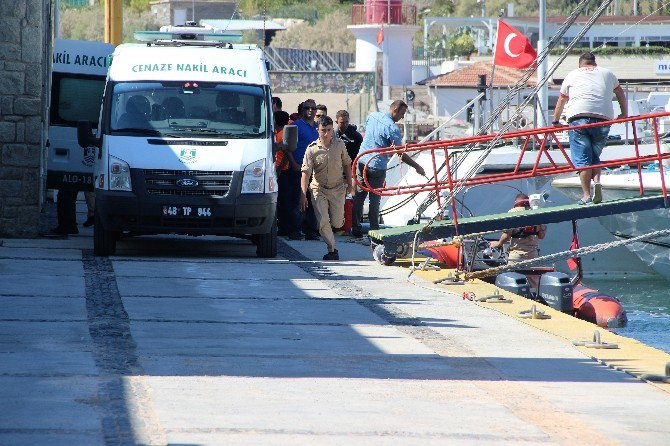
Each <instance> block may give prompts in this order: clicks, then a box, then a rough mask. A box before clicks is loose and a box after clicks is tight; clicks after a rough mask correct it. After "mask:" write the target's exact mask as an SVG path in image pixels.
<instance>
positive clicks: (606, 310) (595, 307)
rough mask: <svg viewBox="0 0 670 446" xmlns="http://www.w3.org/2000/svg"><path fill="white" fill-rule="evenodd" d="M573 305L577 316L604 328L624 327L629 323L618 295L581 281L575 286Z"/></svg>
mask: <svg viewBox="0 0 670 446" xmlns="http://www.w3.org/2000/svg"><path fill="white" fill-rule="evenodd" d="M572 307H573V308H574V311H575V316H576V317H578V318H579V319H584V320H585V321H589V322H592V323H594V324H597V325H599V326H601V327H603V328H617V327H623V326H625V325H626V323H628V317H627V316H626V311H625V310H624V309H623V306H622V305H621V302H619V300H618V299H617V298H616V297H612V296H609V295H607V294H605V293H601V292H600V291H598V290H596V289H594V288H589V287H587V286H585V285H582V284H581V283H578V284H577V285H575V287H574V288H573V291H572Z"/></svg>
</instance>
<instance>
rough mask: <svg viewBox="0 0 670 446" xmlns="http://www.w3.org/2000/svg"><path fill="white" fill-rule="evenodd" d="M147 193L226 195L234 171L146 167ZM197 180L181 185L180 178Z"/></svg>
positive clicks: (144, 171)
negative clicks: (195, 182) (194, 182)
mask: <svg viewBox="0 0 670 446" xmlns="http://www.w3.org/2000/svg"><path fill="white" fill-rule="evenodd" d="M143 173H144V184H145V186H146V190H147V193H148V194H150V195H161V196H166V195H169V196H211V197H224V196H226V195H227V194H228V191H229V190H230V184H231V182H232V179H233V172H232V171H205V170H166V169H144V170H143ZM187 179H188V180H195V181H197V185H195V186H180V185H179V180H187Z"/></svg>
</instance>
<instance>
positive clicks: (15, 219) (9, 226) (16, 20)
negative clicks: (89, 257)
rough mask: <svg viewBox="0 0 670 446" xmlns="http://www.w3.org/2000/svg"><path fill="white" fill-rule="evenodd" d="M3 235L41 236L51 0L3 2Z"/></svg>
mask: <svg viewBox="0 0 670 446" xmlns="http://www.w3.org/2000/svg"><path fill="white" fill-rule="evenodd" d="M1 3H2V14H1V15H0V237H33V236H36V235H37V232H38V223H39V215H40V204H41V197H40V195H41V194H40V191H41V188H40V165H41V162H42V161H41V160H42V158H43V157H42V145H43V143H42V138H43V134H44V132H43V121H44V118H45V116H44V110H45V108H46V94H45V87H44V84H45V72H46V69H45V67H46V63H47V61H48V54H50V51H48V50H47V48H45V47H46V45H45V38H44V36H45V35H46V34H45V33H46V31H45V29H46V28H47V27H46V26H45V25H46V24H47V23H48V11H49V8H48V3H47V0H2V1H1Z"/></svg>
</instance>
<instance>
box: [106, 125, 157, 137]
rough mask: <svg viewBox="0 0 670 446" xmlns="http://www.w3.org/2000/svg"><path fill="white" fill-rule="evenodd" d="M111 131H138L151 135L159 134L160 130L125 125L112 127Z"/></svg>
mask: <svg viewBox="0 0 670 446" xmlns="http://www.w3.org/2000/svg"><path fill="white" fill-rule="evenodd" d="M112 131H113V132H124V133H139V134H141V135H151V136H157V135H160V134H161V132H159V131H158V130H154V129H142V128H136V127H126V128H122V129H113V130H112Z"/></svg>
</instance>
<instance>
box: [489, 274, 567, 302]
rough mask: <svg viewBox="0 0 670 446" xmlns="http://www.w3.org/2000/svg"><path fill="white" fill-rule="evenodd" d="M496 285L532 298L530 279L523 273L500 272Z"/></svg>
mask: <svg viewBox="0 0 670 446" xmlns="http://www.w3.org/2000/svg"><path fill="white" fill-rule="evenodd" d="M495 285H496V287H498V288H500V289H501V290H505V291H509V292H511V293H514V294H517V295H519V296H523V297H526V298H529V299H530V298H531V295H530V285H529V284H528V279H527V278H526V276H524V275H523V274H519V273H512V272H508V273H502V274H498V276H497V277H496V283H495ZM571 303H572V301H571Z"/></svg>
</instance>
